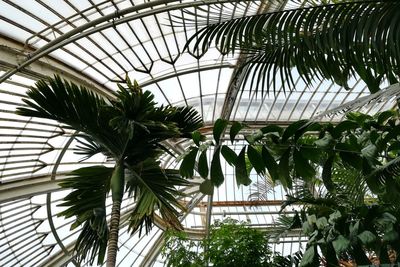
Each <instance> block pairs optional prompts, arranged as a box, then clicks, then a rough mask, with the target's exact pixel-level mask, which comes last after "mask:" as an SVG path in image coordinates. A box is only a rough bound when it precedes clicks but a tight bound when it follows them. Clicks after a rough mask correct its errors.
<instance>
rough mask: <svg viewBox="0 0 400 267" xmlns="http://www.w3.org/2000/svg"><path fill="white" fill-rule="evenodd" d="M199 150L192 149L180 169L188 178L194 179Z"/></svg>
mask: <svg viewBox="0 0 400 267" xmlns="http://www.w3.org/2000/svg"><path fill="white" fill-rule="evenodd" d="M198 151H199V149H198V148H197V147H192V149H191V151H190V152H189V154H187V155H186V156H185V157H184V158H183V161H182V163H181V166H180V167H179V173H180V174H181V175H182V176H183V177H186V178H191V177H193V174H194V165H195V162H196V156H197V152H198Z"/></svg>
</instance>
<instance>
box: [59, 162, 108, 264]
mask: <svg viewBox="0 0 400 267" xmlns="http://www.w3.org/2000/svg"><path fill="white" fill-rule="evenodd" d="M112 171H113V168H107V167H104V166H92V167H86V168H81V169H77V170H75V171H72V172H71V173H70V177H69V178H67V179H65V180H64V181H62V182H61V183H60V186H61V187H63V188H69V189H72V190H73V191H72V192H71V193H69V194H68V195H67V196H66V197H65V198H64V199H63V202H62V203H61V204H60V205H59V206H63V207H68V208H67V209H66V210H64V211H62V212H60V213H59V214H58V216H64V217H65V218H70V217H75V216H76V219H75V222H74V223H73V224H72V225H71V229H76V228H77V227H79V226H81V225H82V224H83V229H82V231H81V232H80V234H79V236H78V239H77V242H76V244H75V251H76V253H77V256H78V259H79V260H84V259H87V258H89V261H90V262H91V263H93V261H94V260H95V258H96V256H97V254H98V256H97V258H98V264H101V263H103V261H104V255H105V251H106V248H107V241H108V226H107V221H106V208H105V201H106V197H107V194H108V192H109V190H110V185H109V180H110V177H111V174H112ZM90 251H91V253H89V252H90Z"/></svg>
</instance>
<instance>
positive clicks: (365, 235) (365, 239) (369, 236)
mask: <svg viewBox="0 0 400 267" xmlns="http://www.w3.org/2000/svg"><path fill="white" fill-rule="evenodd" d="M358 238H359V239H360V240H361V242H362V243H363V244H364V245H368V244H370V243H372V242H374V241H375V240H376V238H377V237H376V235H374V234H373V233H372V232H370V231H367V230H366V231H363V232H362V233H360V234H359V235H358Z"/></svg>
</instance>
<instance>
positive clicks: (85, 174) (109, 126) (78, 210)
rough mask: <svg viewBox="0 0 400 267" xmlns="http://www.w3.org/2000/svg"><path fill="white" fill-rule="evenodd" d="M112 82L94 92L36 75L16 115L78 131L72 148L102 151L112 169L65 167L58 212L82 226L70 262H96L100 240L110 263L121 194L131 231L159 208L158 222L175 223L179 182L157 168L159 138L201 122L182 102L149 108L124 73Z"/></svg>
mask: <svg viewBox="0 0 400 267" xmlns="http://www.w3.org/2000/svg"><path fill="white" fill-rule="evenodd" d="M126 85H127V87H126V88H125V87H123V86H122V85H119V90H118V91H117V92H116V93H115V98H105V97H101V96H99V95H97V94H95V93H93V92H91V91H89V90H87V89H86V88H84V87H78V86H77V85H75V84H73V83H69V82H67V81H63V80H62V79H61V78H60V77H58V76H55V77H54V78H49V79H48V81H45V80H40V81H38V82H37V83H36V87H35V88H32V89H30V90H29V91H28V92H27V95H28V96H29V98H28V99H24V102H25V103H26V104H27V107H21V108H19V109H18V110H17V113H18V114H20V115H24V116H32V117H39V118H46V119H52V120H57V121H58V122H60V123H62V124H63V125H65V127H68V128H71V129H74V130H77V131H79V132H80V133H79V135H78V136H79V138H80V139H79V140H80V141H79V143H80V145H79V146H78V148H79V150H78V153H80V154H81V155H84V156H85V158H84V159H86V158H89V157H91V156H93V155H95V154H97V153H103V154H104V155H106V156H107V157H108V158H110V159H112V160H113V161H115V165H114V167H113V168H107V167H104V166H92V167H87V168H81V169H78V170H75V171H73V172H72V173H71V174H70V176H71V177H70V178H68V179H66V180H65V181H64V182H63V183H62V184H61V186H63V187H66V188H71V189H73V191H72V192H71V193H69V194H68V195H67V196H66V197H65V199H64V202H63V204H62V205H64V206H67V207H68V209H66V210H65V211H64V212H62V213H61V215H64V216H66V217H72V216H76V220H75V222H74V224H73V225H72V226H71V228H76V227H78V226H80V225H83V228H82V231H81V233H80V235H79V237H78V239H77V242H76V246H75V250H76V253H77V258H78V260H83V259H85V258H86V257H89V259H90V261H91V262H92V263H93V261H94V259H95V257H96V254H98V263H99V264H100V263H102V262H103V261H104V256H105V252H106V249H107V242H108V253H107V266H115V261H116V254H117V249H118V246H117V244H118V230H119V224H120V216H121V212H120V210H121V202H122V199H123V196H124V193H125V192H127V194H128V197H132V196H133V197H134V199H135V200H136V205H135V207H134V209H133V211H132V212H131V213H130V215H129V221H130V223H129V227H130V230H131V231H135V230H137V229H138V228H142V226H143V225H144V226H145V228H146V231H147V230H149V229H150V227H151V226H152V222H153V220H154V216H155V210H159V213H160V214H161V217H162V218H163V219H164V221H165V223H166V226H169V227H174V228H178V229H180V228H181V224H180V222H179V220H178V218H177V216H178V214H179V213H178V211H177V208H178V209H184V207H182V206H181V205H180V204H179V203H178V201H177V200H176V195H177V194H179V192H178V191H177V189H176V188H175V187H176V186H180V185H184V184H186V180H184V179H182V178H181V177H180V176H179V174H178V173H177V171H173V170H163V169H162V168H161V167H160V162H159V161H157V159H158V157H159V156H160V155H161V153H163V152H165V150H167V149H166V148H165V147H164V146H162V144H161V142H162V141H164V140H167V139H169V138H180V137H190V136H191V132H193V131H195V130H196V129H198V128H199V127H200V126H201V125H202V121H201V118H200V116H199V115H198V114H197V112H196V111H195V110H193V109H192V108H188V107H172V106H161V107H156V103H155V102H154V101H153V99H154V96H153V95H152V94H151V93H150V92H148V91H145V92H143V91H142V90H141V88H140V87H139V85H138V84H137V83H136V82H134V83H133V84H132V83H131V81H130V80H129V79H128V78H127V80H126ZM110 191H111V197H112V202H113V204H112V212H111V219H110V222H109V226H108V225H107V220H106V210H105V201H106V198H107V195H108V193H109V192H110Z"/></svg>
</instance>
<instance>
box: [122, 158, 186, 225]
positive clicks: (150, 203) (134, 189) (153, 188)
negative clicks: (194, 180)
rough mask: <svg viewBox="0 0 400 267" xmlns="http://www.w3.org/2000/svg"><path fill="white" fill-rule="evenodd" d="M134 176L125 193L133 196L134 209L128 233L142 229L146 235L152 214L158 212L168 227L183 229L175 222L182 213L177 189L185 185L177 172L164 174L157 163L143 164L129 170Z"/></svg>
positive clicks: (152, 218)
mask: <svg viewBox="0 0 400 267" xmlns="http://www.w3.org/2000/svg"><path fill="white" fill-rule="evenodd" d="M130 171H131V172H132V174H133V175H134V177H133V179H130V181H132V182H128V183H127V189H128V190H129V191H130V192H131V193H134V194H135V199H136V201H137V202H136V206H135V208H134V210H133V211H132V214H131V216H130V225H129V228H130V230H131V231H136V230H137V229H138V228H140V230H141V229H142V227H143V226H144V227H145V230H146V232H148V231H149V230H150V229H151V227H152V224H153V221H154V216H155V212H156V211H157V210H158V211H159V213H160V215H161V217H162V219H163V220H164V222H165V224H166V225H167V226H168V227H172V228H175V229H182V225H181V223H180V222H179V220H178V216H179V212H178V210H177V208H178V209H180V210H184V209H185V207H184V206H182V205H181V204H180V203H179V202H178V200H177V197H178V196H180V195H182V193H181V192H179V191H178V190H177V189H176V187H177V186H183V185H187V184H188V182H187V181H186V180H184V179H182V178H181V176H180V175H179V172H178V171H177V170H163V169H161V168H160V166H159V162H157V161H154V160H151V159H149V160H146V161H144V162H143V163H141V164H139V165H138V166H136V167H134V168H131V169H130Z"/></svg>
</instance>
